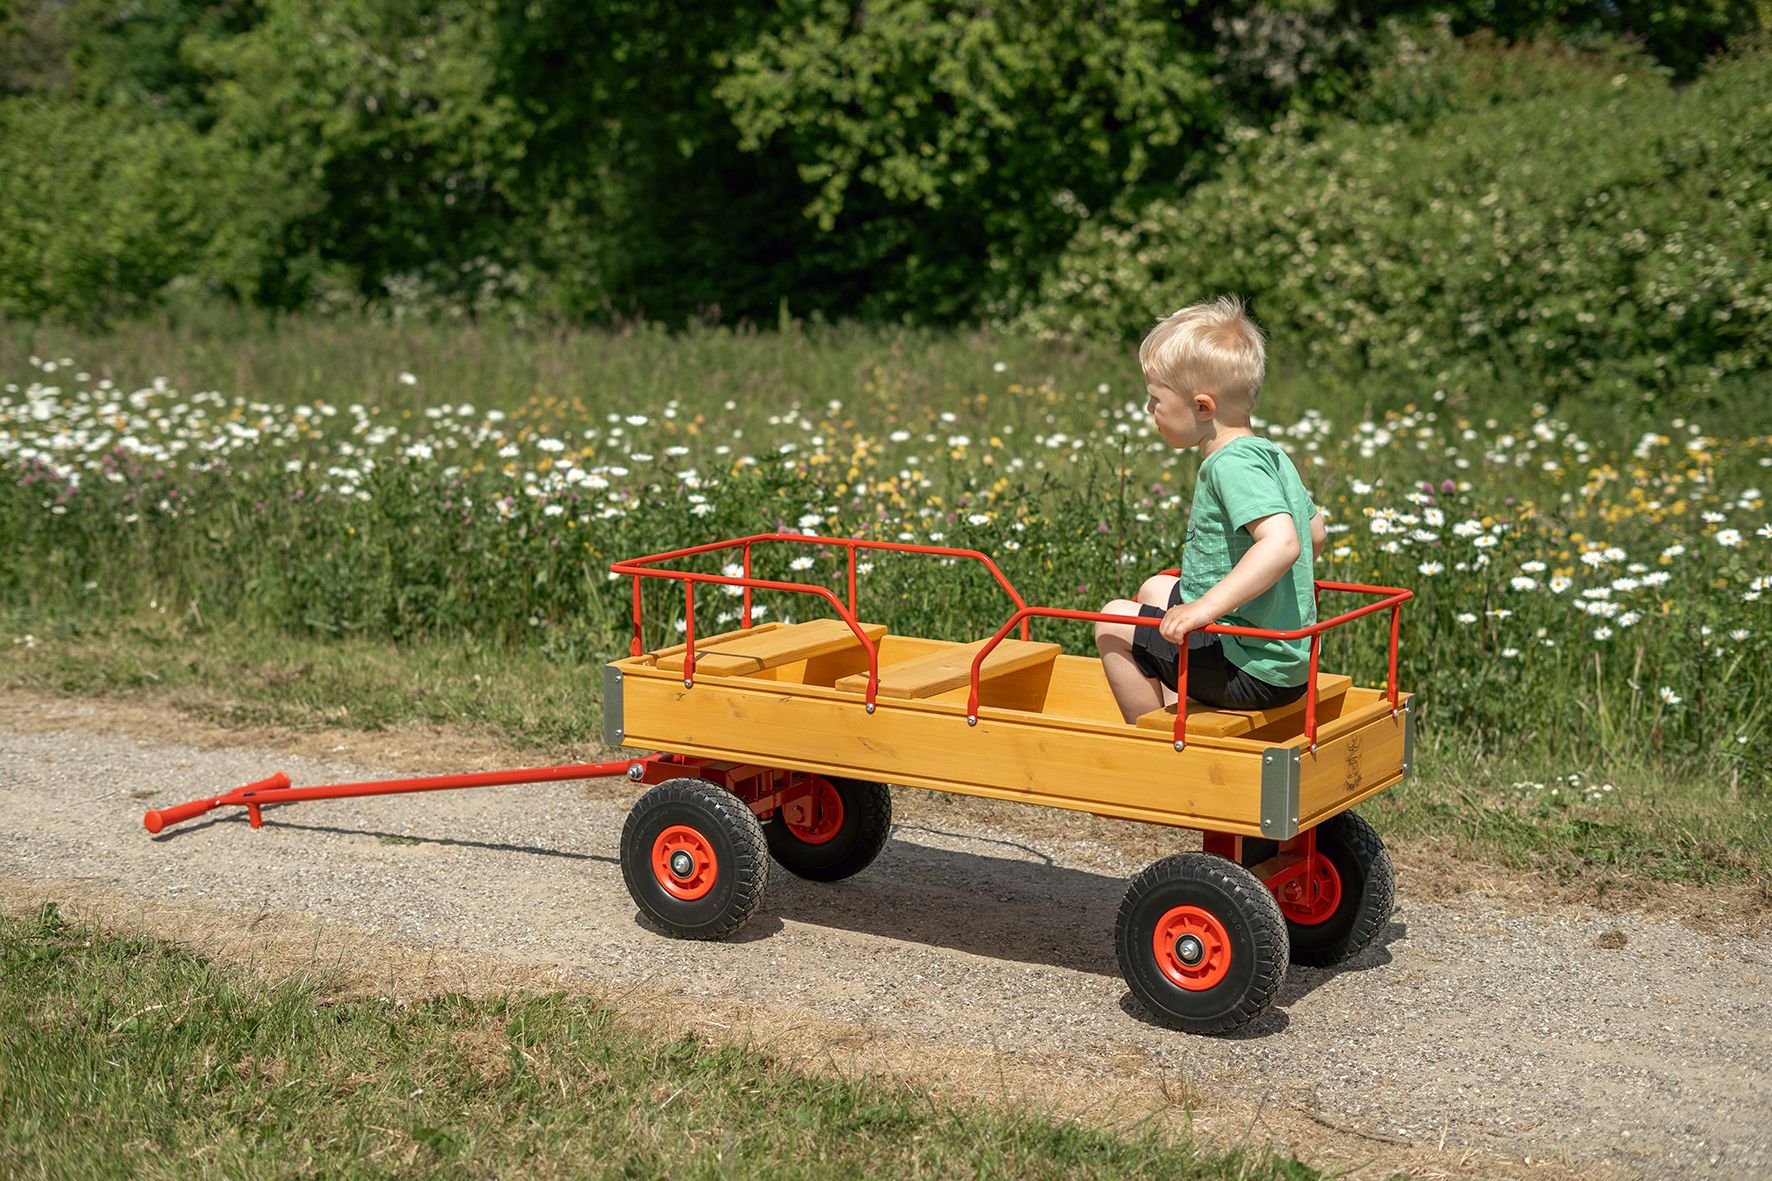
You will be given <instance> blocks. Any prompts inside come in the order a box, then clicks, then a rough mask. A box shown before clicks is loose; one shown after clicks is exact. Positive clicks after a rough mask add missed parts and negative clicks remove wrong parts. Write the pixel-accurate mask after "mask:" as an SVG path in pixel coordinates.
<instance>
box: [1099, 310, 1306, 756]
mask: <svg viewBox="0 0 1772 1181" xmlns="http://www.w3.org/2000/svg"><path fill="white" fill-rule="evenodd" d="M1138 362H1139V365H1140V366H1141V367H1142V368H1143V369H1144V379H1145V387H1146V389H1147V390H1148V391H1149V393H1150V401H1149V402H1147V403H1146V405H1145V410H1146V412H1147V413H1149V414H1150V416H1151V421H1152V423H1153V424H1154V425H1155V426H1156V428H1157V431H1158V433H1160V434H1161V435H1162V436H1163V439H1164V441H1165V442H1167V443H1168V444H1169V445H1170V446H1171V447H1175V448H1187V447H1198V448H1199V449H1200V456H1201V458H1200V471H1199V476H1198V478H1197V480H1196V482H1195V487H1194V504H1193V512H1192V516H1191V517H1190V518H1189V520H1188V532H1187V548H1186V549H1185V550H1184V551H1183V553H1182V557H1181V577H1180V578H1176V577H1175V576H1174V575H1168V574H1158V575H1153V576H1152V577H1151V578H1149V579H1147V580H1146V581H1145V583H1144V585H1143V586H1141V587H1139V589H1138V601H1137V602H1131V601H1129V600H1126V599H1115V600H1114V601H1113V602H1111V603H1108V604H1107V605H1106V606H1104V607H1102V609H1101V610H1102V613H1103V614H1105V615H1136V616H1145V617H1150V618H1161V619H1162V621H1163V622H1162V623H1161V624H1160V625H1159V626H1157V627H1148V626H1139V625H1136V624H1131V623H1098V624H1096V625H1095V646H1096V648H1097V649H1098V650H1099V651H1100V652H1101V663H1102V670H1103V671H1104V672H1105V673H1106V674H1107V680H1108V684H1109V686H1111V687H1112V689H1113V691H1114V700H1115V701H1116V702H1117V703H1118V704H1119V707H1120V713H1121V714H1122V715H1123V716H1124V717H1125V719H1126V721H1127V723H1128V724H1131V723H1133V722H1136V721H1137V720H1138V718H1139V716H1140V715H1141V714H1146V713H1150V712H1151V711H1152V710H1155V709H1160V708H1162V707H1163V706H1165V705H1168V704H1169V703H1170V702H1172V701H1174V700H1175V685H1176V666H1177V661H1178V660H1179V658H1180V654H1181V652H1182V651H1183V649H1184V648H1185V650H1186V652H1187V661H1188V682H1187V687H1188V696H1189V697H1191V698H1194V699H1196V700H1198V701H1201V702H1204V703H1205V704H1207V705H1213V706H1219V707H1222V708H1227V709H1265V708H1268V707H1270V706H1276V705H1284V704H1286V703H1288V702H1292V701H1297V700H1298V699H1299V698H1300V697H1302V696H1304V691H1305V682H1306V680H1308V678H1309V674H1310V651H1311V648H1310V641H1309V640H1308V639H1306V640H1263V639H1258V638H1256V637H1253V636H1220V635H1213V634H1211V633H1208V632H1204V631H1201V630H1199V629H1201V628H1203V627H1205V626H1206V625H1208V624H1211V623H1220V624H1228V625H1232V626H1237V627H1259V628H1266V629H1269V630H1272V631H1293V630H1297V629H1299V628H1305V627H1310V626H1311V625H1312V624H1314V623H1316V621H1317V609H1316V594H1315V590H1314V586H1313V576H1312V573H1311V568H1312V564H1313V562H1314V561H1315V560H1316V558H1317V555H1319V554H1320V553H1322V551H1323V543H1324V542H1325V541H1326V540H1327V538H1328V532H1327V530H1326V529H1325V528H1324V525H1323V514H1322V513H1321V512H1320V511H1318V510H1317V508H1316V506H1315V505H1314V504H1313V503H1312V502H1311V498H1310V494H1309V493H1308V492H1306V491H1305V488H1304V483H1303V482H1302V481H1301V480H1300V479H1299V478H1298V469H1296V468H1295V467H1293V466H1292V460H1291V459H1290V458H1288V457H1287V455H1286V453H1285V452H1284V451H1282V450H1280V449H1279V448H1278V447H1276V446H1275V445H1274V444H1273V443H1271V442H1269V441H1268V440H1266V439H1264V438H1261V437H1260V436H1258V435H1256V433H1255V432H1254V430H1252V429H1251V428H1250V425H1249V416H1250V413H1251V411H1252V410H1253V409H1254V408H1255V399H1256V397H1257V396H1258V395H1259V394H1260V393H1261V382H1262V378H1263V376H1264V374H1265V370H1266V364H1267V360H1266V348H1265V346H1264V344H1263V341H1262V335H1261V329H1259V328H1257V327H1256V326H1255V324H1254V323H1253V322H1251V321H1250V319H1249V317H1248V316H1247V315H1246V314H1245V312H1244V310H1243V303H1242V301H1241V300H1239V299H1236V298H1234V297H1230V296H1227V297H1224V298H1221V299H1217V300H1214V301H1212V302H1210V303H1198V304H1194V305H1193V306H1191V307H1185V308H1182V309H1181V310H1180V311H1179V312H1176V313H1175V314H1174V315H1172V316H1169V317H1167V318H1165V319H1163V320H1161V321H1159V322H1158V324H1157V326H1156V327H1155V328H1153V329H1152V330H1151V333H1150V335H1149V336H1147V337H1145V338H1144V343H1143V344H1141V345H1140V346H1139V348H1138Z"/></svg>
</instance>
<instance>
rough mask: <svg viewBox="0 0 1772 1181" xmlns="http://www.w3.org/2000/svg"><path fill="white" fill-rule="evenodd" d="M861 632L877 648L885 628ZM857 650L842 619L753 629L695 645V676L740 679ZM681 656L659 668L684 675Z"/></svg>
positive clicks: (873, 627) (867, 628) (666, 660)
mask: <svg viewBox="0 0 1772 1181" xmlns="http://www.w3.org/2000/svg"><path fill="white" fill-rule="evenodd" d="M861 630H862V632H863V633H864V634H865V635H866V636H867V638H868V640H869V641H870V642H871V643H875V644H878V643H879V642H880V637H881V636H883V635H885V634H886V625H885V624H883V623H864V624H862V625H861ZM860 646H861V642H860V641H859V640H857V639H856V638H855V633H854V632H852V631H850V630H849V625H848V624H846V623H844V622H843V621H842V620H841V619H809V620H807V621H806V622H805V623H793V624H788V625H787V626H785V627H777V628H772V629H770V630H769V631H758V630H755V629H753V631H752V632H751V633H750V634H748V635H741V636H739V637H737V638H736V639H723V640H720V641H718V642H716V643H711V644H710V645H709V646H708V647H707V648H703V647H702V646H701V645H700V644H697V645H696V646H695V672H696V675H697V676H703V677H742V676H746V675H748V674H750V673H755V672H761V671H762V670H764V669H766V668H774V667H775V666H776V665H778V664H788V663H790V662H791V661H795V660H810V659H811V658H812V657H814V656H823V655H825V654H826V653H828V652H840V651H842V650H843V649H844V648H849V647H858V648H859V647H860ZM683 656H684V653H683V651H682V650H681V649H679V650H677V651H676V652H675V653H674V654H673V655H670V656H661V657H660V658H659V661H658V667H659V668H661V669H664V670H665V671H667V672H676V673H680V672H682V671H683Z"/></svg>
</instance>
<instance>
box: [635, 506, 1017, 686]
mask: <svg viewBox="0 0 1772 1181" xmlns="http://www.w3.org/2000/svg"><path fill="white" fill-rule="evenodd" d="M759 541H789V542H800V543H802V544H810V545H823V546H843V547H844V548H845V549H847V550H848V551H849V554H848V556H849V606H848V608H847V609H845V608H844V606H843V604H842V603H841V602H839V601H838V599H837V596H836V595H834V594H832V593H831V592H830V591H829V590H827V589H826V588H825V587H822V586H812V585H808V584H806V583H803V582H776V581H773V580H770V579H764V578H752V577H751V576H750V575H751V547H752V546H753V545H755V544H756V543H757V542H759ZM739 548H742V550H743V553H744V567H743V568H744V574H743V576H742V577H739V578H732V577H728V576H727V575H724V574H697V573H694V572H692V571H689V570H654V569H651V568H650V567H652V566H654V565H656V564H657V563H660V562H668V561H672V560H673V559H676V558H685V557H692V556H694V555H696V554H708V553H715V552H718V551H720V550H729V549H739ZM858 549H866V550H884V551H887V552H889V553H905V554H933V555H935V556H937V557H951V558H969V559H971V560H973V561H977V562H982V563H984V566H985V568H986V569H987V570H989V571H990V572H991V577H993V578H995V579H996V580H997V585H998V586H1000V587H1002V588H1003V593H1005V594H1007V595H1008V596H1009V598H1010V600H1011V601H1012V602H1013V603H1014V604H1015V605H1016V607H1018V608H1020V609H1022V610H1024V611H1025V610H1027V602H1026V600H1024V599H1023V598H1022V597H1021V594H1020V592H1018V591H1017V590H1016V589H1015V587H1014V586H1013V585H1011V584H1010V582H1009V579H1008V578H1007V577H1005V576H1004V574H1003V571H1002V570H1000V569H998V568H997V564H996V563H995V562H994V561H992V560H991V558H990V556H989V555H988V554H983V553H980V552H979V551H977V550H971V549H949V548H947V547H946V546H939V545H907V544H905V543H902V542H895V541H866V540H863V539H862V538H859V537H819V536H818V535H816V534H812V533H753V534H751V535H750V536H749V537H736V538H733V539H732V540H731V541H715V542H711V543H709V544H707V545H697V546H691V547H689V548H688V549H679V550H670V551H669V552H667V553H662V554H648V555H647V556H646V557H643V558H629V559H627V560H626V561H622V562H616V563H613V564H612V565H611V566H610V567H609V569H610V571H611V573H614V574H626V575H629V576H631V577H632V578H633V580H634V638H633V641H632V642H631V643H630V645H629V649H628V652H629V655H631V656H638V655H640V653H641V651H642V645H641V642H640V610H641V607H640V579H642V578H663V579H677V580H679V581H681V582H683V583H684V584H685V585H684V588H683V623H684V629H685V630H684V651H683V687H684V688H685V689H692V688H694V687H695V584H696V583H698V582H711V583H715V584H717V585H720V586H742V587H743V588H744V605H743V607H742V609H741V610H740V619H739V626H740V627H743V628H749V627H750V626H751V591H752V590H753V589H761V590H778V591H788V592H790V593H793V594H802V595H812V596H814V597H818V598H823V599H825V600H827V601H828V602H829V603H830V605H831V607H832V609H833V610H835V611H836V613H837V618H839V619H841V620H842V621H843V622H844V623H846V624H848V625H849V630H850V631H852V632H854V633H855V638H856V639H858V640H860V641H861V646H862V648H863V650H865V651H866V652H867V654H868V691H867V696H866V699H865V703H866V706H867V711H868V712H869V713H873V712H874V705H875V695H876V693H877V692H878V690H879V687H880V654H879V652H878V651H877V650H876V649H875V647H874V644H873V642H872V641H871V640H869V639H868V638H867V636H866V635H865V634H864V633H863V632H862V630H861V624H860V620H859V618H858V616H857V614H856V610H855V603H856V592H855V551H856V550H858ZM1027 635H1028V626H1027V623H1026V622H1025V621H1024V622H1023V623H1022V627H1021V638H1022V639H1024V640H1025V639H1027Z"/></svg>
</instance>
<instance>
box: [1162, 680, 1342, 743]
mask: <svg viewBox="0 0 1772 1181" xmlns="http://www.w3.org/2000/svg"><path fill="white" fill-rule="evenodd" d="M1353 683H1354V679H1353V678H1352V677H1347V676H1342V675H1340V674H1339V673H1318V674H1317V708H1318V710H1319V711H1320V710H1321V709H1322V707H1323V703H1324V702H1327V701H1332V700H1334V699H1335V698H1337V697H1340V696H1341V695H1342V694H1344V693H1346V692H1347V691H1348V689H1350V688H1351V687H1352V686H1353ZM1304 700H1305V699H1304V698H1303V697H1300V698H1299V699H1298V700H1297V701H1294V702H1292V703H1291V704H1290V705H1277V706H1275V707H1274V708H1273V709H1215V708H1213V707H1212V706H1210V705H1202V704H1201V703H1200V702H1198V701H1191V700H1190V701H1189V702H1188V703H1187V732H1188V733H1189V734H1195V735H1198V736H1199V737H1201V738H1231V737H1235V736H1236V735H1238V734H1247V733H1249V732H1250V731H1251V730H1259V729H1261V728H1262V727H1263V726H1267V725H1271V724H1273V723H1274V722H1277V721H1280V720H1281V719H1282V718H1289V717H1292V716H1293V715H1295V714H1296V715H1297V716H1298V717H1299V718H1300V719H1302V718H1303V717H1304ZM1317 716H1318V717H1321V716H1322V714H1321V713H1320V712H1319V713H1318V715H1317ZM1138 724H1139V725H1140V726H1141V727H1143V728H1144V729H1146V730H1161V731H1163V732H1164V733H1166V734H1173V733H1175V707H1174V706H1173V705H1167V706H1164V707H1163V708H1162V709H1154V710H1152V711H1151V712H1150V713H1148V714H1145V715H1144V716H1143V717H1141V718H1139V719H1138ZM1301 724H1302V721H1301Z"/></svg>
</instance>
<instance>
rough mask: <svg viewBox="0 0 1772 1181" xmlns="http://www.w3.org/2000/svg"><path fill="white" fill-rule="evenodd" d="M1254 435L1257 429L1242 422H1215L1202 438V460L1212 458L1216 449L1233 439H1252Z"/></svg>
mask: <svg viewBox="0 0 1772 1181" xmlns="http://www.w3.org/2000/svg"><path fill="white" fill-rule="evenodd" d="M1254 437H1255V431H1254V430H1253V429H1252V428H1251V427H1249V426H1247V425H1244V424H1240V423H1222V422H1214V423H1213V424H1212V425H1211V427H1210V429H1209V430H1208V431H1207V433H1206V434H1204V435H1202V436H1201V438H1200V459H1201V460H1202V461H1205V460H1207V459H1210V458H1211V457H1212V453H1213V452H1214V451H1217V450H1218V449H1219V448H1220V447H1223V446H1224V445H1225V444H1227V443H1229V442H1231V441H1232V440H1235V439H1250V438H1254Z"/></svg>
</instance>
